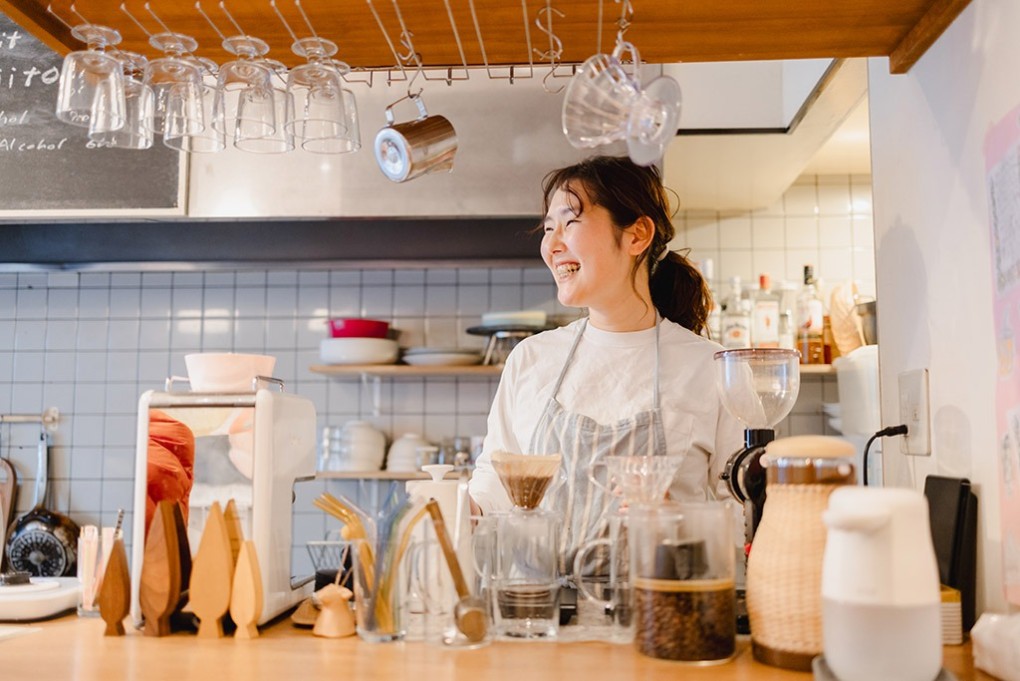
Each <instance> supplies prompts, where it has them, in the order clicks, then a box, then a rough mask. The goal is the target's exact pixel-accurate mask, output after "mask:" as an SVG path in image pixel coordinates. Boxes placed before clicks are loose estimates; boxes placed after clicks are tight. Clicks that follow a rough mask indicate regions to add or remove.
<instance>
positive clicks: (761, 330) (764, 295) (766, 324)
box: [751, 274, 779, 348]
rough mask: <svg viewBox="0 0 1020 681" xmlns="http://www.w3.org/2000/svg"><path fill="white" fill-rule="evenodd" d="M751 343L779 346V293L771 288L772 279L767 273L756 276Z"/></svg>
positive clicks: (755, 345) (768, 346) (762, 345)
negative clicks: (756, 289)
mask: <svg viewBox="0 0 1020 681" xmlns="http://www.w3.org/2000/svg"><path fill="white" fill-rule="evenodd" d="M751 345H752V346H754V347H756V348H778V347H779V295H778V294H777V293H776V292H775V291H773V290H772V280H771V279H770V278H769V275H767V274H762V275H760V276H759V277H758V291H757V293H755V295H754V303H753V306H752V308H751Z"/></svg>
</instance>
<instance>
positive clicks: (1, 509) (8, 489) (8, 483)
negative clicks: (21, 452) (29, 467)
mask: <svg viewBox="0 0 1020 681" xmlns="http://www.w3.org/2000/svg"><path fill="white" fill-rule="evenodd" d="M17 491H18V473H17V471H15V470H14V466H12V465H11V462H10V461H8V460H7V459H0V514H3V517H4V524H5V527H4V528H3V529H7V528H6V525H9V524H10V523H11V520H12V519H13V518H14V509H15V508H16V507H15V505H14V495H15V494H16V493H17Z"/></svg>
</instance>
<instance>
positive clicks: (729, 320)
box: [722, 277, 751, 349]
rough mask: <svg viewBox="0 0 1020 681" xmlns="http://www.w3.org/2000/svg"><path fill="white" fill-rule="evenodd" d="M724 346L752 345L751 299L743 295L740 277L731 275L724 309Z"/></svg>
mask: <svg viewBox="0 0 1020 681" xmlns="http://www.w3.org/2000/svg"><path fill="white" fill-rule="evenodd" d="M722 345H723V347H724V348H727V349H730V348H749V347H751V301H750V300H748V299H746V298H744V297H743V296H741V291H740V277H730V292H729V295H727V296H726V306H725V307H724V308H723V311H722Z"/></svg>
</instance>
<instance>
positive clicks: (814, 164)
mask: <svg viewBox="0 0 1020 681" xmlns="http://www.w3.org/2000/svg"><path fill="white" fill-rule="evenodd" d="M869 130H870V129H869V127H868V98H867V97H864V99H862V100H861V102H860V103H859V104H858V105H857V107H856V108H855V109H854V110H853V111H851V112H850V115H849V116H847V118H846V120H845V121H843V124H842V125H841V126H840V127H839V128H838V129H837V130H836V132H834V133H833V134H832V136H831V137H830V138H829V139H828V140H827V141H826V142H825V144H823V145H822V148H821V149H819V150H818V153H817V154H815V155H814V157H812V159H811V160H810V161H809V162H808V164H807V166H806V167H805V168H804V173H805V174H810V175H839V174H850V175H870V174H871V145H870V137H871V135H870V132H869Z"/></svg>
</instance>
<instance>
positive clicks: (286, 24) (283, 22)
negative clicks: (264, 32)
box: [269, 0, 298, 42]
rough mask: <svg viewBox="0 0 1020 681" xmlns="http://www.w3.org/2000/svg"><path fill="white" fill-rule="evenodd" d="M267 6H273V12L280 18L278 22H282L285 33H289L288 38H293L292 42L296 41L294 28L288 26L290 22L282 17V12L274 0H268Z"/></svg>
mask: <svg viewBox="0 0 1020 681" xmlns="http://www.w3.org/2000/svg"><path fill="white" fill-rule="evenodd" d="M269 6H270V7H272V8H273V11H274V12H276V16H278V17H279V18H280V23H281V24H283V27H284V28H285V29H287V33H289V34H290V39H291V40H293V41H294V42H297V41H298V37H297V34H295V33H294V29H292V28H291V27H290V23H289V22H288V21H287V19H286V18H284V16H283V13H282V12H280V8H279V7H277V6H276V0H269Z"/></svg>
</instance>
